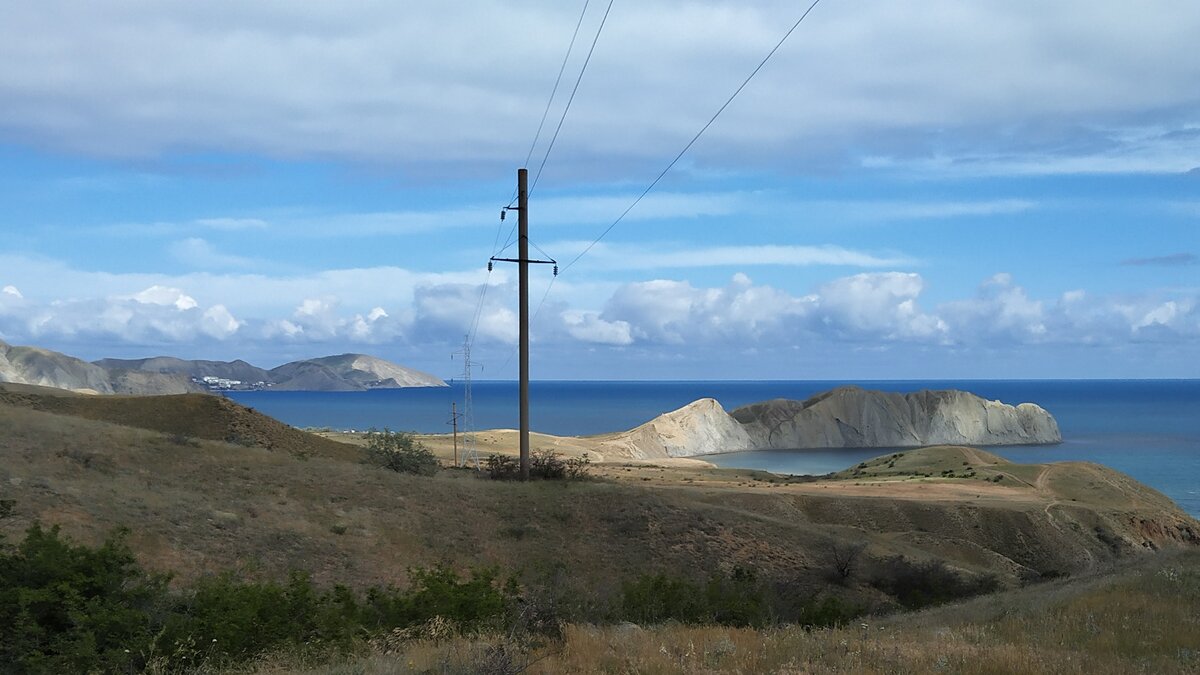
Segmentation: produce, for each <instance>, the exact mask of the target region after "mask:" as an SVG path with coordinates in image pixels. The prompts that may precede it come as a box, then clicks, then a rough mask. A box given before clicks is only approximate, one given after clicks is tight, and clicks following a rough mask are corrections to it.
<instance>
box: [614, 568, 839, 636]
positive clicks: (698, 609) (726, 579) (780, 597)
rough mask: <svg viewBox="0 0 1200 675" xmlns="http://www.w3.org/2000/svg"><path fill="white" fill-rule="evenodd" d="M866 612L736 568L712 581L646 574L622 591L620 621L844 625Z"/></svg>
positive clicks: (642, 622)
mask: <svg viewBox="0 0 1200 675" xmlns="http://www.w3.org/2000/svg"><path fill="white" fill-rule="evenodd" d="M861 613H862V610H861V608H859V607H856V606H853V605H851V604H848V603H846V602H844V601H842V600H840V599H839V598H837V597H836V596H833V595H825V596H813V595H811V594H805V593H799V592H796V591H795V589H791V588H788V587H784V586H778V585H774V586H773V585H770V584H767V583H765V582H764V581H762V580H761V579H759V577H758V575H757V573H756V572H754V570H751V569H747V568H741V567H739V568H735V569H734V570H733V571H732V572H731V573H729V574H723V573H716V574H713V575H712V576H710V577H709V579H708V580H707V581H706V582H697V581H691V580H689V579H684V578H680V577H672V576H668V575H665V574H646V575H642V576H641V577H639V578H638V579H636V580H635V581H632V582H629V583H626V584H624V585H623V586H622V588H621V604H620V608H619V610H618V612H617V617H616V618H617V619H618V620H626V621H633V622H635V623H639V624H657V623H663V622H666V621H678V622H679V623H687V624H719V625H723V626H754V627H762V626H769V625H775V624H779V623H792V624H798V625H803V626H813V627H827V626H839V625H842V624H844V623H846V622H848V621H850V620H851V619H853V618H854V617H856V616H858V615H859V614H861Z"/></svg>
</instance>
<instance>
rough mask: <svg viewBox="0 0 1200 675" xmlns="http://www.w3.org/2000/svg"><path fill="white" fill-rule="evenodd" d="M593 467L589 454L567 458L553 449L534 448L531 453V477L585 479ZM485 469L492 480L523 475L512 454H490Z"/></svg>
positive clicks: (513, 478)
mask: <svg viewBox="0 0 1200 675" xmlns="http://www.w3.org/2000/svg"><path fill="white" fill-rule="evenodd" d="M591 467H592V460H590V459H588V456H587V454H584V455H583V456H581V457H570V458H565V459H564V458H563V456H562V455H560V454H558V453H556V452H554V451H552V450H534V451H533V452H531V453H530V454H529V477H530V478H531V479H540V480H585V479H587V478H588V477H589V475H590V471H591ZM484 469H485V470H486V471H487V475H488V478H491V479H492V480H517V479H518V478H520V477H521V464H520V462H519V461H518V460H517V458H516V457H513V456H511V455H488V458H487V460H486V461H485V462H484Z"/></svg>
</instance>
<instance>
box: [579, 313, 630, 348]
mask: <svg viewBox="0 0 1200 675" xmlns="http://www.w3.org/2000/svg"><path fill="white" fill-rule="evenodd" d="M562 320H563V324H564V326H565V327H566V329H567V333H568V334H569V335H570V336H571V337H573V338H575V339H576V340H579V341H580V342H588V343H594V344H602V345H615V346H618V347H619V346H623V345H628V344H632V343H633V335H631V334H630V326H629V323H628V322H626V321H605V320H604V319H601V318H600V315H599V314H597V313H596V312H578V311H568V312H563V314H562Z"/></svg>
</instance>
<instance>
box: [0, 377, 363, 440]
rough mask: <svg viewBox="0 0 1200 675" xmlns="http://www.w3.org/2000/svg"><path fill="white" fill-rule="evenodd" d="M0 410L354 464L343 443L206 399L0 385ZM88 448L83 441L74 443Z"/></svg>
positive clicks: (222, 400)
mask: <svg viewBox="0 0 1200 675" xmlns="http://www.w3.org/2000/svg"><path fill="white" fill-rule="evenodd" d="M0 406H8V407H10V408H16V409H27V410H34V411H41V412H45V413H52V414H54V415H57V416H68V417H72V418H82V419H84V420H93V421H96V422H104V423H109V424H111V425H119V426H124V427H135V428H138V429H146V430H151V431H157V432H160V433H162V434H165V435H167V436H169V437H171V438H172V439H173V440H174V442H179V443H184V444H185V445H190V444H192V443H194V442H195V441H196V440H197V439H203V440H211V441H223V442H227V443H231V444H234V445H242V446H253V447H261V448H265V449H268V450H279V451H282V452H286V453H289V454H292V455H296V456H300V457H308V456H315V455H317V456H326V457H335V458H341V459H356V458H358V457H359V456H360V453H359V452H358V451H357V450H355V449H354V448H352V447H350V446H347V445H345V444H342V443H337V442H335V441H331V440H328V439H324V438H321V437H319V436H314V435H312V434H307V433H304V432H303V431H300V430H298V429H295V428H293V427H290V426H288V425H286V424H284V423H282V422H280V421H278V420H275V419H273V418H271V417H267V416H266V415H263V414H261V413H258V412H255V411H254V410H252V409H250V408H247V407H245V406H242V405H240V404H238V403H235V402H234V401H231V400H229V399H227V398H223V397H220V396H213V395H211V394H177V395H171V396H81V395H72V394H69V393H66V392H62V391H59V390H57V389H52V388H46V387H34V386H28V385H14V384H5V383H0ZM77 440H78V441H79V442H81V443H83V444H84V445H87V443H88V439H87V438H81V439H77Z"/></svg>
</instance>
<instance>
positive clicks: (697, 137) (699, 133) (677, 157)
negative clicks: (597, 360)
mask: <svg viewBox="0 0 1200 675" xmlns="http://www.w3.org/2000/svg"><path fill="white" fill-rule="evenodd" d="M820 2H821V0H813V3H812V4H811V5H809V6H808V9H806V10H804V13H803V14H801V15H800V18H799V19H796V23H793V24H792V27H791V28H789V29H788V31H787V32H786V33H784V34H783V37H782V38H780V39H779V42H777V43H775V46H774V47H773V48H772V49H771V51H770V52H768V53H767V55H766V56H765V57H763V60H762V61H760V62H759V64H758V66H756V67H755V68H754V70H752V71H750V74H749V75H748V76H746V79H745V80H743V81H742V84H741V85H739V86H738V88H737V89H735V90H734V92H733V94H731V95H730V96H729V98H728V99H726V100H725V103H723V104H721V107H720V108H717V112H715V113H713V116H712V117H711V118H709V120H708V122H706V123H705V124H704V126H703V127H700V131H697V132H696V135H695V136H692V140H690V141H688V142H687V145H685V146H683V149H682V150H680V151H679V153H678V154H677V155H675V158H674V159H672V160H671V162H670V163H669V164H667V166H666V168H665V169H663V170H662V171H660V172H659V174H658V175H657V176H655V177H654V180H652V181H650V184H649V185H647V186H646V189H645V190H642V193H641V194H640V195H638V196H637V199H634V200H633V203H632V204H630V205H629V206H628V207H626V209H625V210H624V211H622V212H621V215H619V216H617V219H616V220H614V221H613V222H612V224H610V225H609V226H608V227H606V228H604V231H603V232H601V233H600V236H598V237H596V238H595V239H594V240H592V242H591V243H590V244H588V245H587V246H586V247H585V248H584V249H583V250H582V251H580V252H579V255H577V256H575V257H574V258H573V259H572V260H571V262H569V263H567V264H566V265H564V266H563V268H562V272H563V273H565V272H566V271H567V270H569V269H571V267H573V266H574V265H575V263H577V262H579V259H580V258H582V257H583V256H585V255H587V254H588V252H589V251H591V250H592V248H593V247H594V246H595V245H596V244H599V243H600V240H601V239H603V238H604V237H606V236H607V235H608V233H609V232H612V230H613V228H615V227H616V226H617V225H618V224H619V223H620V222H621V221H622V220H624V219H625V216H627V215H629V212H630V211H632V210H633V209H634V207H636V206H637V205H638V204H639V203H641V201H642V200H643V199H644V198H645V197H646V195H648V194H650V191H651V190H653V189H654V186H656V185H658V183H659V181H661V180H662V179H663V177H664V176H666V175H667V173H668V172H669V171H670V170H671V169H673V168H674V167H675V165H676V164H678V163H679V160H680V159H682V158H683V156H684V155H685V154H686V153H687V151H688V150H690V149H691V148H692V146H693V145H695V144H696V141H698V140H700V137H701V136H703V135H704V132H706V131H708V128H709V127H711V126H712V125H713V122H716V121H717V118H718V117H720V116H721V113H723V112H725V109H726V108H728V107H729V104H730V103H733V99H735V98H737V97H738V94H740V93H742V90H743V89H745V88H746V85H748V84H750V80H753V79H754V76H755V75H758V71H760V70H762V69H763V66H765V65H767V61H770V60H771V57H772V56H775V52H777V51H779V48H780V47H782V46H783V43H784V42H786V41H787V39H788V38H789V37H791V35H792V33H794V32H795V31H796V29H797V28H799V27H800V24H801V23H803V22H804V20H805V19H806V18H808V15H809V14H810V13H811V12H812V11H813V9H814V8H816V6H817V4H819V3H820Z"/></svg>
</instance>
